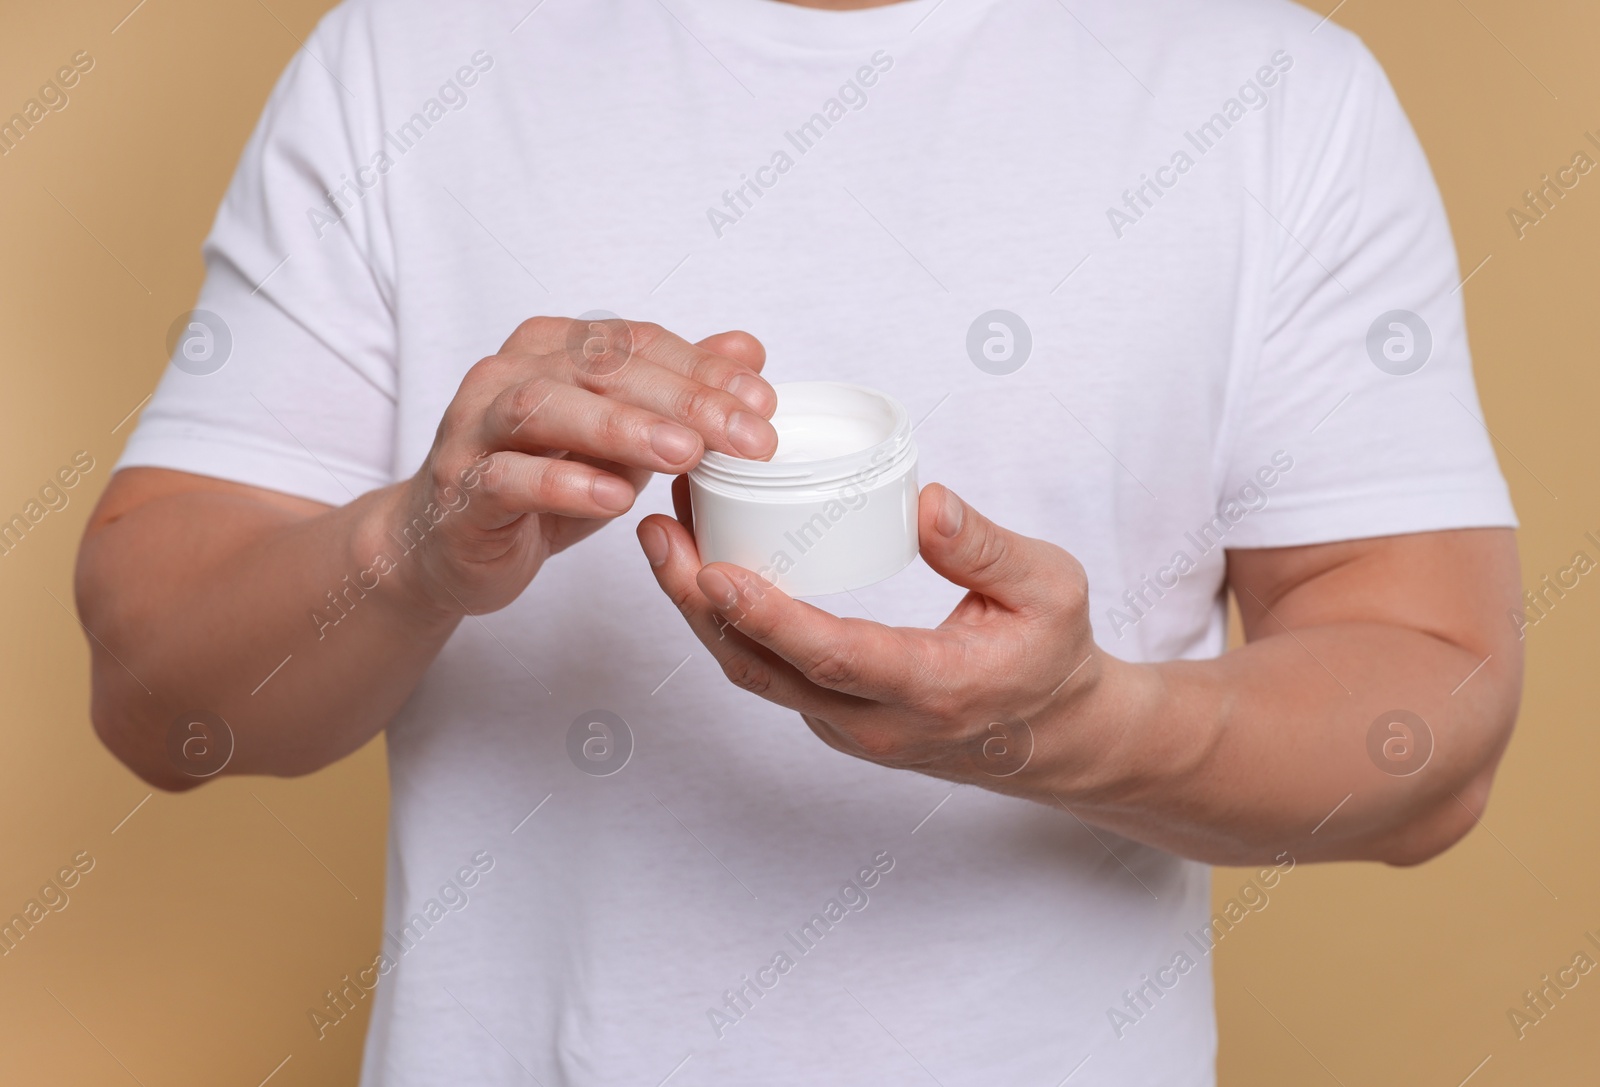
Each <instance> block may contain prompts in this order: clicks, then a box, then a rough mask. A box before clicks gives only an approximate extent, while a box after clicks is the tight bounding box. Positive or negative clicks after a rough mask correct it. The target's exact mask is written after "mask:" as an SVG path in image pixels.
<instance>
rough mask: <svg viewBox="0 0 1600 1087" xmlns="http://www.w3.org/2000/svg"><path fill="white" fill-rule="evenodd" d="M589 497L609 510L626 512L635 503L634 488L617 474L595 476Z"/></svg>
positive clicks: (590, 485)
mask: <svg viewBox="0 0 1600 1087" xmlns="http://www.w3.org/2000/svg"><path fill="white" fill-rule="evenodd" d="M589 497H590V498H593V499H594V500H595V503H596V504H597V505H599V506H602V507H604V508H605V509H608V510H616V511H617V512H618V513H622V512H624V511H625V510H626V509H627V508H628V507H629V506H631V505H633V498H634V495H633V488H632V487H630V486H628V485H627V484H626V483H624V482H623V481H622V480H620V479H618V478H617V477H616V476H611V475H601V476H595V477H594V482H593V483H591V484H589Z"/></svg>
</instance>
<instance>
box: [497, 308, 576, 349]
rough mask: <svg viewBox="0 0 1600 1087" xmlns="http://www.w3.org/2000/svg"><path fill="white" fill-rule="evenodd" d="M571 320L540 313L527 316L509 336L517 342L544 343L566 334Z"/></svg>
mask: <svg viewBox="0 0 1600 1087" xmlns="http://www.w3.org/2000/svg"><path fill="white" fill-rule="evenodd" d="M570 323H571V322H570V321H569V320H568V319H567V318H565V317H549V316H545V315H542V314H541V315H540V316H537V317H529V318H528V319H526V320H525V321H523V322H522V323H521V324H519V325H518V326H517V328H516V331H515V332H513V333H512V334H511V338H512V339H513V340H514V341H516V342H517V343H518V344H528V345H530V346H531V345H535V344H545V343H550V342H551V341H553V340H558V339H560V338H561V337H562V336H564V335H565V334H566V330H567V326H568V325H569V324H570Z"/></svg>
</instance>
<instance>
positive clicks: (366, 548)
mask: <svg viewBox="0 0 1600 1087" xmlns="http://www.w3.org/2000/svg"><path fill="white" fill-rule="evenodd" d="M411 487H412V481H410V480H406V481H404V482H401V483H396V484H393V485H392V486H389V487H385V488H383V489H382V490H379V491H374V492H373V493H372V494H370V495H366V496H363V498H362V499H360V500H358V502H357V503H356V506H357V520H356V526H355V531H354V532H353V533H351V536H350V544H351V550H350V562H351V564H352V565H353V568H354V569H355V570H356V571H358V572H357V573H356V574H355V575H354V577H353V578H351V579H347V580H353V581H355V582H356V583H357V587H358V588H360V589H362V590H365V591H367V592H369V593H374V594H375V595H376V596H377V597H378V598H379V600H380V601H382V602H383V604H384V605H386V606H387V610H388V611H389V612H390V613H391V615H392V616H393V617H396V618H399V619H400V620H401V621H403V622H407V623H412V624H416V625H419V626H421V627H425V628H426V627H434V626H438V625H443V624H453V623H455V622H456V621H458V620H459V619H460V618H461V616H462V615H463V614H465V612H464V610H463V609H462V608H461V606H460V605H459V603H458V602H456V601H454V600H453V599H451V597H450V596H449V595H448V594H445V593H438V592H436V591H435V590H434V589H433V586H432V585H431V579H430V576H429V571H428V569H427V566H426V563H425V562H424V561H423V555H422V545H421V541H414V540H411V539H409V538H408V537H407V535H406V533H405V527H406V526H407V525H409V524H410V523H411V521H412V518H411V517H410V516H409V513H408V511H409V510H410V509H411V507H412V501H411ZM441 598H442V599H441Z"/></svg>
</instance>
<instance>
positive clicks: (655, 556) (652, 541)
mask: <svg viewBox="0 0 1600 1087" xmlns="http://www.w3.org/2000/svg"><path fill="white" fill-rule="evenodd" d="M639 546H640V547H642V548H644V557H645V558H647V559H649V560H650V565H651V566H660V565H661V564H662V563H664V562H666V561H667V551H668V550H669V549H670V547H671V544H670V542H669V541H668V540H667V534H666V533H665V532H663V531H661V526H660V525H654V524H651V523H650V522H649V521H646V522H644V523H643V524H642V525H640V526H639Z"/></svg>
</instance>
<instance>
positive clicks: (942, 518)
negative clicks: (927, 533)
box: [933, 488, 966, 536]
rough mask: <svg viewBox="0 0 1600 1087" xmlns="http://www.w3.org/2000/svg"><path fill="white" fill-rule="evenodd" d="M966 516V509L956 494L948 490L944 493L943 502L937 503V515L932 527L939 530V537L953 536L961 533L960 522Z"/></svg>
mask: <svg viewBox="0 0 1600 1087" xmlns="http://www.w3.org/2000/svg"><path fill="white" fill-rule="evenodd" d="M965 515H966V507H965V506H963V505H962V503H961V499H959V498H957V497H956V493H955V492H954V491H952V490H949V489H948V488H947V489H946V490H945V492H944V501H943V502H940V503H939V515H938V516H937V517H935V518H934V519H933V527H934V528H936V529H938V530H939V535H941V536H954V535H955V534H956V533H958V532H960V531H961V521H962V518H963V517H965Z"/></svg>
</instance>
